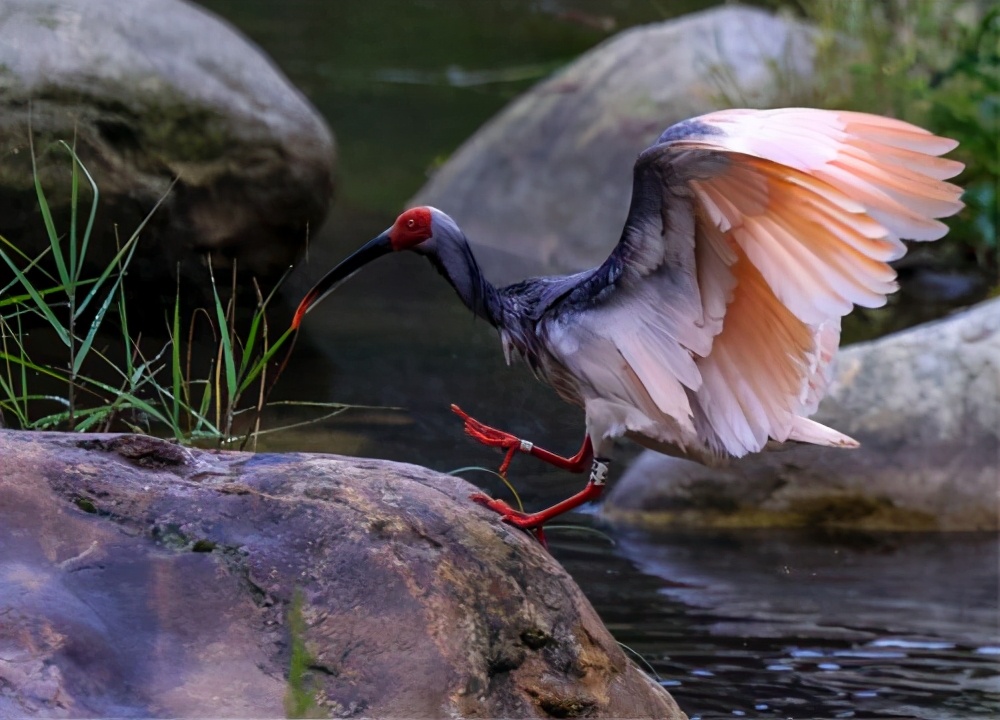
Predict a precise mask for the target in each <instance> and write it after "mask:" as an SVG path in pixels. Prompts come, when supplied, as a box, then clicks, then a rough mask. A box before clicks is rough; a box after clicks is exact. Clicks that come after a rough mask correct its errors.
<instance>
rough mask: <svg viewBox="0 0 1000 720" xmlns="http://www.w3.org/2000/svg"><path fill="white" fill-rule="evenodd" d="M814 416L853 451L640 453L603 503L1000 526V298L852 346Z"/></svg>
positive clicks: (783, 517)
mask: <svg viewBox="0 0 1000 720" xmlns="http://www.w3.org/2000/svg"><path fill="white" fill-rule="evenodd" d="M834 377H835V379H834V382H833V384H832V386H831V391H830V394H829V396H828V397H827V398H826V399H825V400H824V401H823V403H822V404H821V405H820V408H819V412H818V413H817V415H816V419H817V420H819V421H820V422H822V423H824V424H826V425H830V426H832V427H835V428H837V429H838V430H841V431H843V432H846V433H847V434H849V435H851V436H853V437H855V438H857V439H858V440H859V441H860V442H861V447H860V448H859V449H857V450H838V449H835V448H821V447H816V446H813V445H792V446H789V447H787V448H783V449H780V450H777V451H774V452H765V453H762V454H759V455H754V456H749V457H746V458H742V459H740V460H737V461H733V462H732V463H731V464H730V465H729V466H728V467H726V468H721V469H719V468H707V467H704V466H701V465H697V464H695V463H691V462H687V461H685V460H678V459H674V458H668V457H665V456H663V455H658V454H656V453H652V452H646V453H643V455H641V456H640V457H639V459H638V460H637V461H636V462H635V464H633V465H632V466H631V467H630V468H629V470H628V471H627V472H626V473H625V475H624V476H623V477H622V478H621V481H620V482H619V483H618V484H617V485H616V486H615V488H614V489H613V491H612V492H611V494H610V495H609V497H608V499H607V502H606V503H605V505H604V512H605V515H606V516H607V517H608V518H610V519H612V520H614V521H616V522H624V523H632V524H644V525H653V526H662V525H667V524H682V525H716V526H719V525H721V526H752V525H783V526H790V525H791V526H806V527H816V526H836V527H860V528H868V529H939V530H996V529H998V527H1000V299H994V300H990V301H987V302H984V303H982V304H980V305H978V306H976V307H974V308H972V309H969V310H966V311H964V312H961V313H959V314H957V315H954V316H952V317H949V318H946V319H944V320H939V321H937V322H933V323H929V324H926V325H921V326H919V327H917V328H914V329H911V330H907V331H904V332H900V333H897V334H895V335H890V336H887V337H885V338H882V339H880V340H877V341H874V342H870V343H864V344H859V345H853V346H851V347H849V348H847V349H845V350H843V351H842V352H841V353H840V355H839V356H838V358H837V361H836V367H835V375H834Z"/></svg>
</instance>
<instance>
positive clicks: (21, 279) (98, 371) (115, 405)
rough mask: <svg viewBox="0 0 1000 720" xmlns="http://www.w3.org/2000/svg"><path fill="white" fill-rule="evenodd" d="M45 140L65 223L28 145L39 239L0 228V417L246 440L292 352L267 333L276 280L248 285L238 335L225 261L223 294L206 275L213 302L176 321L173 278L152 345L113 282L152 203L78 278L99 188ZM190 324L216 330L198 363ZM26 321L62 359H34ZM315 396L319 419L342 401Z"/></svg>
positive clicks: (118, 281) (65, 147) (64, 149)
mask: <svg viewBox="0 0 1000 720" xmlns="http://www.w3.org/2000/svg"><path fill="white" fill-rule="evenodd" d="M46 151H47V152H57V153H61V154H63V155H64V156H65V158H66V161H67V165H68V171H67V177H66V181H67V182H68V184H69V190H70V192H69V198H70V207H69V221H68V225H69V228H68V231H67V232H65V233H63V232H60V230H59V228H57V227H56V221H55V219H54V216H53V212H52V210H51V208H50V205H49V202H48V198H47V194H46V191H45V189H44V188H43V187H42V183H41V181H40V180H39V177H38V173H37V166H35V157H36V155H35V148H34V146H32V147H31V153H32V164H33V167H35V168H36V172H35V174H34V175H35V183H34V185H35V193H36V196H37V200H38V209H39V215H40V220H41V222H42V223H43V224H44V227H45V231H46V237H47V239H48V246H47V247H46V249H45V250H44V251H43V252H42V253H40V254H39V255H38V256H37V257H33V258H32V257H29V256H27V255H26V254H25V253H24V252H23V251H22V250H20V249H19V248H18V247H17V245H16V244H15V243H13V242H11V241H10V240H8V239H7V238H4V237H2V236H0V262H2V264H3V265H5V266H6V268H7V270H9V272H10V274H11V275H12V276H13V279H12V280H11V281H10V282H9V283H8V284H7V285H6V286H4V287H2V288H0V298H2V299H0V425H6V426H12V427H18V428H22V429H32V430H45V429H60V430H74V431H88V430H91V431H95V430H96V431H108V430H114V429H130V430H132V431H136V432H149V433H156V434H160V435H166V436H169V437H172V438H174V439H175V440H177V441H179V442H182V443H215V444H217V445H220V446H223V445H229V444H235V443H239V444H240V445H241V447H242V446H245V445H246V444H247V443H248V442H250V441H251V440H254V441H255V440H256V437H257V435H258V434H259V433H261V432H264V431H262V430H261V427H260V424H261V413H262V411H263V409H264V407H265V405H266V404H267V394H268V391H269V389H270V387H271V386H272V385H273V384H274V382H275V380H276V379H277V377H276V375H277V373H276V372H275V371H273V370H272V367H273V365H274V361H275V360H276V359H277V353H278V351H279V350H280V349H281V348H282V347H287V351H288V352H290V350H291V346H292V343H291V340H292V339H293V332H292V331H291V330H286V331H285V332H284V333H282V334H280V335H279V336H278V337H277V338H274V337H272V333H271V331H270V328H269V326H268V320H267V310H268V307H269V305H270V303H271V301H272V300H273V297H274V291H272V292H271V294H270V295H268V296H267V297H264V296H263V295H262V293H261V292H260V289H259V287H257V286H256V285H255V290H256V306H255V307H254V308H253V312H252V316H251V319H250V324H249V329H248V331H247V333H246V335H245V337H240V336H239V334H238V333H237V331H236V320H235V318H236V317H237V307H236V304H235V298H236V297H237V293H236V269H235V267H234V269H233V274H232V278H231V286H230V288H229V293H228V298H229V299H228V300H225V299H224V298H223V293H220V291H219V289H218V288H217V287H216V284H215V282H216V281H215V277H214V276H212V278H211V282H212V299H213V304H212V307H210V308H208V309H207V310H205V309H199V310H196V311H195V312H194V313H193V314H192V315H191V317H190V318H187V319H186V322H185V318H183V317H182V312H183V308H182V306H181V302H180V297H181V287H180V284H178V288H177V298H176V300H175V303H174V306H173V309H172V312H169V313H168V314H167V315H168V316H167V317H164V322H165V324H166V329H167V336H168V340H167V341H166V342H164V343H161V344H159V345H156V344H151V343H150V342H143V341H142V339H141V336H138V335H136V336H133V334H132V333H131V332H130V327H129V311H128V307H127V300H126V293H125V291H124V287H123V283H124V278H125V276H126V274H127V272H128V268H129V265H130V263H131V262H132V259H133V257H134V255H135V252H136V248H137V247H138V244H139V242H140V235H141V232H142V230H143V228H144V227H145V226H146V224H147V222H148V221H149V218H150V217H151V216H152V214H153V213H155V212H156V209H157V208H154V209H153V210H152V211H151V213H150V215H149V216H147V217H146V219H145V220H143V222H142V223H140V225H139V227H137V228H136V229H135V231H134V232H133V233H132V234H131V235H130V236H129V237H128V239H127V240H125V242H123V243H119V245H118V248H117V252H116V254H115V255H114V257H113V258H112V260H111V262H109V263H108V264H107V265H106V266H105V267H104V268H103V270H101V271H100V272H99V273H97V277H89V278H88V277H84V274H85V272H86V270H85V268H87V267H88V264H87V258H88V251H89V250H90V246H91V241H92V239H93V234H94V222H95V218H96V215H97V210H98V205H99V201H100V192H99V190H98V187H97V183H96V182H95V181H94V179H93V177H92V176H91V174H90V173H89V172H88V171H87V168H86V167H85V165H84V164H83V163H82V162H81V161H80V158H79V157H78V156H77V154H76V152H75V150H74V148H73V147H72V146H71V145H69V144H68V143H65V142H61V141H60V142H59V143H57V144H55V145H54V146H52V147H51V148H48V149H47V150H46ZM88 199H89V202H87V200H88ZM161 202H162V200H161ZM157 207H158V206H157ZM279 285H280V283H279ZM111 318H113V319H114V322H111V321H110V319H111ZM199 323H202V324H205V325H207V326H208V330H209V331H210V332H211V334H212V336H213V337H214V338H215V352H214V357H213V359H212V360H211V361H210V362H209V364H208V367H207V368H205V367H204V363H197V362H195V361H194V359H193V354H194V347H195V343H196V339H195V338H196V334H197V333H196V326H197V325H198V324H199ZM39 327H41V328H42V330H40V329H39ZM29 328H30V332H32V333H36V332H41V331H48V332H51V333H52V334H53V335H54V336H55V338H56V339H57V342H58V343H59V345H60V346H61V349H62V350H63V351H64V352H65V362H60V363H42V362H35V361H34V360H33V359H32V357H31V350H30V345H31V343H30V342H29V340H28V334H29ZM200 329H201V330H205V328H204V327H202V328H200ZM109 336H110V337H111V338H112V342H110V343H109V342H108V340H107V338H108V337H109ZM98 338H101V342H97V341H98ZM105 346H108V347H110V348H111V349H105ZM151 348H152V349H151ZM279 372H280V369H279ZM109 377H110V378H111V380H109V379H108V378H109ZM100 378H104V379H100ZM53 387H55V388H62V390H57V391H53V390H52V388H53ZM314 405H315V406H319V407H321V408H322V409H323V410H324V411H325V415H324V416H323V417H324V418H325V417H330V416H331V415H334V414H337V413H339V412H343V411H344V410H346V409H347V407H348V406H345V405H340V404H336V403H318V404H317V403H310V406H314ZM319 419H323V418H319ZM279 429H280V428H279ZM272 431H273V430H272Z"/></svg>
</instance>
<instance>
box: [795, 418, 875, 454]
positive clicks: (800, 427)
mask: <svg viewBox="0 0 1000 720" xmlns="http://www.w3.org/2000/svg"><path fill="white" fill-rule="evenodd" d="M788 439H789V440H797V441H798V442H804V443H811V444H813V445H826V446H828V447H839V448H856V447H860V446H861V443H859V442H858V441H857V440H855V439H854V438H852V437H849V436H847V435H844V433H842V432H838V431H836V430H834V429H833V428H829V427H827V426H826V425H821V424H820V423H818V422H816V421H815V420H810V419H809V418H804V417H796V418H795V419H794V421H793V422H792V431H791V432H790V433H789V434H788Z"/></svg>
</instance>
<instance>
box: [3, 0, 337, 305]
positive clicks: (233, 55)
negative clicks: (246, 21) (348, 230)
mask: <svg viewBox="0 0 1000 720" xmlns="http://www.w3.org/2000/svg"><path fill="white" fill-rule="evenodd" d="M0 36H2V37H3V38H4V42H3V43H0V157H2V161H0V201H2V204H3V207H4V212H3V213H2V214H0V235H3V236H4V237H6V238H8V239H9V240H11V241H13V242H14V243H16V244H17V245H18V246H19V247H20V248H21V249H22V250H23V251H24V252H26V253H27V254H28V255H30V256H35V255H37V254H38V253H39V252H40V251H41V250H42V249H43V248H44V247H46V246H47V244H48V242H47V240H46V239H45V234H44V226H43V223H42V218H41V215H40V213H39V210H38V208H37V202H36V199H35V189H34V186H33V180H32V166H31V152H30V150H29V142H28V141H29V132H30V133H31V134H32V135H33V137H34V146H35V154H36V155H37V157H38V169H39V175H40V177H41V179H42V181H43V186H44V187H45V189H46V191H47V192H49V194H50V195H49V202H50V204H51V205H52V206H53V211H54V214H55V215H56V219H57V229H58V230H59V232H60V233H61V234H66V233H67V232H68V228H69V219H68V216H69V201H70V200H69V192H70V191H69V168H70V161H69V156H68V154H67V153H66V152H65V150H63V149H61V148H60V147H59V146H58V145H57V144H56V141H58V140H64V141H66V142H67V143H70V144H72V143H74V142H75V144H76V148H77V152H78V154H79V156H80V157H81V159H82V160H83V162H84V163H85V164H86V166H87V168H88V169H89V170H90V172H91V173H92V174H93V176H94V179H95V181H96V183H97V185H98V188H99V191H100V197H101V204H100V211H99V215H98V222H97V225H96V226H95V231H94V239H93V241H92V244H91V248H90V251H91V257H92V259H93V261H94V263H95V265H96V266H99V267H101V268H102V269H103V267H104V265H105V264H107V263H108V262H109V261H110V259H111V258H112V257H113V255H114V253H115V251H116V237H115V228H116V227H117V229H118V235H119V237H120V238H121V240H122V241H124V240H125V239H126V238H128V237H129V235H131V233H132V232H133V231H134V230H135V229H136V228H138V227H139V224H140V223H141V222H142V220H143V218H145V217H146V216H147V214H148V213H149V212H150V211H151V210H152V209H153V207H154V205H155V204H156V203H157V201H159V200H161V199H164V198H165V199H164V202H163V204H162V205H161V206H160V208H159V209H158V210H157V211H156V214H155V215H154V216H153V218H152V220H151V222H150V224H149V225H148V226H147V227H146V228H145V229H144V231H143V233H142V240H141V242H140V244H139V249H138V253H137V257H136V258H135V260H134V262H133V265H132V268H131V271H130V277H131V278H133V280H137V281H140V282H142V283H143V293H142V294H143V295H144V296H146V297H149V296H150V295H151V290H153V289H154V287H155V286H153V287H151V286H150V285H149V283H150V281H156V282H159V283H160V284H161V288H160V289H161V291H162V293H163V294H165V295H166V296H167V297H169V298H170V300H171V302H172V300H173V297H174V294H175V292H176V285H175V282H174V281H173V280H172V277H173V275H172V273H174V271H175V268H176V267H177V265H178V264H179V265H180V266H181V273H182V276H183V277H185V278H188V279H190V280H191V281H192V283H193V284H195V285H196V287H197V286H198V285H201V284H203V283H204V282H205V281H207V274H206V273H205V270H204V267H205V264H206V256H211V259H212V263H213V265H214V266H215V269H216V271H217V272H219V271H222V272H225V271H227V269H228V268H229V267H230V266H231V265H232V263H234V262H235V263H236V264H237V266H238V268H239V269H240V270H241V271H243V272H245V273H247V274H253V275H256V276H258V277H260V278H263V279H268V278H271V279H273V278H275V277H276V276H277V275H280V274H281V273H282V272H284V270H285V269H286V268H287V267H288V265H289V263H291V262H292V261H293V260H294V259H295V258H297V257H298V255H299V253H300V251H301V250H303V249H304V247H305V243H306V240H307V234H308V230H309V228H312V229H314V230H315V228H317V227H318V225H319V224H320V223H321V222H322V220H323V218H324V217H325V215H326V212H327V210H328V207H329V204H330V200H331V196H332V188H333V167H334V145H333V137H332V135H331V133H330V131H329V129H328V128H327V127H326V125H325V123H324V121H323V120H322V118H321V117H320V116H319V115H318V113H317V112H316V111H315V110H314V109H313V108H312V107H311V106H310V104H309V103H308V101H306V99H305V98H304V97H303V96H302V95H301V94H300V93H299V92H298V91H297V90H296V89H295V88H294V87H292V85H291V84H290V83H289V81H288V79H287V78H285V77H284V75H282V74H281V72H280V71H279V70H277V68H275V66H274V65H273V64H272V63H271V62H270V60H269V59H268V58H267V57H266V56H265V55H264V54H263V53H262V52H261V51H260V50H259V49H257V48H256V47H255V46H253V45H252V44H251V43H250V42H249V41H248V40H247V39H246V38H244V37H242V36H241V35H240V34H239V33H238V32H236V31H235V30H234V29H233V28H231V27H230V26H229V25H228V24H226V23H224V22H222V21H221V20H219V19H217V18H216V17H215V16H213V15H212V14H211V13H209V12H207V11H205V10H203V9H201V8H199V7H197V6H195V5H193V4H190V3H187V2H183V1H181V0H129V2H119V1H118V0H87V1H86V2H78V1H75V0H5V2H4V3H3V5H2V7H0ZM174 180H176V184H175V185H173V186H171V183H172V182H173V181H174ZM81 183H82V185H83V186H84V187H86V183H85V182H83V181H82V179H81ZM81 206H82V209H81V212H82V213H85V212H89V209H90V195H89V191H87V192H85V193H84V200H83V201H82V203H81ZM80 224H81V232H82V225H83V219H81V223H80ZM95 275H96V273H95ZM85 276H86V275H85ZM154 305H155V304H154ZM155 306H156V307H159V306H158V305H155ZM156 322H157V323H161V322H162V317H160V316H159V314H157V318H156Z"/></svg>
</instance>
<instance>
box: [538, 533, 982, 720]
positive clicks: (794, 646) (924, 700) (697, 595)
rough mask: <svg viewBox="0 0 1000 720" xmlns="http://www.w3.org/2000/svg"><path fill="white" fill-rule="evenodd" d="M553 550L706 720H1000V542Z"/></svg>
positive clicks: (635, 540)
mask: <svg viewBox="0 0 1000 720" xmlns="http://www.w3.org/2000/svg"><path fill="white" fill-rule="evenodd" d="M614 536H615V541H616V543H615V546H614V547H610V546H608V545H606V544H604V545H600V544H595V543H594V541H593V539H592V538H589V537H588V538H587V539H583V537H582V536H581V537H577V536H559V535H556V534H554V533H553V534H552V540H553V546H554V548H555V553H556V554H557V556H558V557H559V559H560V560H561V561H562V562H563V563H564V564H565V565H566V566H567V568H568V569H569V570H570V571H571V572H572V573H573V574H574V576H575V577H576V578H577V580H578V581H579V582H580V584H581V586H582V587H583V588H584V590H585V591H586V592H587V594H588V596H589V597H590V598H591V601H592V602H593V603H594V605H595V607H596V608H597V610H598V612H599V613H600V614H601V616H602V617H603V618H604V619H605V621H606V622H607V623H608V626H609V627H610V628H611V629H612V631H613V632H614V634H615V636H616V637H617V638H618V639H619V640H620V641H621V642H624V643H626V644H627V645H629V646H630V647H632V648H634V649H635V650H636V651H638V652H639V653H641V654H642V655H643V657H645V659H646V660H647V661H648V662H649V663H650V664H651V665H652V667H653V668H654V669H655V671H656V672H657V673H658V675H659V677H660V680H661V682H662V684H663V685H664V686H666V687H667V688H668V689H669V690H670V692H671V693H672V694H673V695H674V697H675V698H677V700H678V702H679V703H680V705H681V707H682V708H683V709H684V710H685V711H686V712H688V713H689V715H691V717H692V718H695V717H700V718H703V719H707V718H722V717H727V718H730V717H734V716H735V717H740V716H742V717H790V718H840V717H864V718H883V717H884V718H890V717H891V718H900V717H904V718H927V719H929V720H937V719H938V718H954V719H957V718H968V717H984V718H986V717H991V718H993V717H998V716H1000V655H998V654H997V653H998V652H1000V650H998V644H1000V643H998V641H1000V620H998V600H997V587H998V570H997V569H998V561H1000V552H998V544H997V538H996V536H995V535H983V534H976V535H973V534H970V535H909V534H893V535H888V534H886V535H868V534H865V535H860V534H851V535H844V536H840V537H833V538H810V537H808V536H805V535H802V534H799V533H792V532H774V531H761V532H746V531H743V532H739V533H732V532H726V533H720V532H712V533H673V534H666V535H658V536H652V535H646V534H640V533H624V534H619V533H614Z"/></svg>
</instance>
